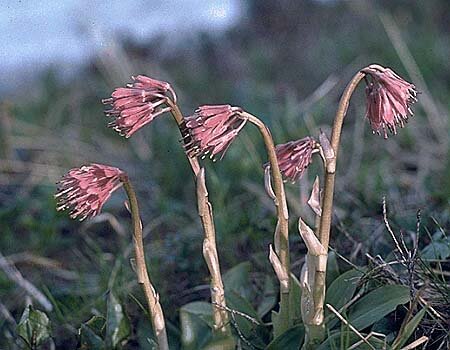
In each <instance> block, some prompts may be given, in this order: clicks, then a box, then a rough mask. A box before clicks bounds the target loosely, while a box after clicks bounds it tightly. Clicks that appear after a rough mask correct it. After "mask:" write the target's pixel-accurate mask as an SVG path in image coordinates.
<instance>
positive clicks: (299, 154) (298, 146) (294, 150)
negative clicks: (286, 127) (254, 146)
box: [265, 136, 318, 182]
mask: <svg viewBox="0 0 450 350" xmlns="http://www.w3.org/2000/svg"><path fill="white" fill-rule="evenodd" d="M316 151H318V148H317V141H316V140H314V139H313V138H312V137H309V136H307V137H305V138H303V139H300V140H296V141H290V142H287V143H283V144H281V145H277V146H276V148H275V152H276V154H277V160H278V165H279V167H280V171H281V174H282V175H283V176H284V177H285V178H286V179H289V180H291V181H292V182H295V181H297V180H298V179H299V178H301V177H302V176H303V174H304V172H305V170H306V168H307V167H308V165H309V164H310V163H311V161H312V155H313V153H315V152H316ZM268 165H269V164H268V163H266V164H265V166H268Z"/></svg>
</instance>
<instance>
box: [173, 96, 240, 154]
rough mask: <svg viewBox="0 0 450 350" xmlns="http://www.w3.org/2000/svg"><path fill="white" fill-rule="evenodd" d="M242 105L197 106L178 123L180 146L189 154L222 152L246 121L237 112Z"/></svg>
mask: <svg viewBox="0 0 450 350" xmlns="http://www.w3.org/2000/svg"><path fill="white" fill-rule="evenodd" d="M240 112H242V109H241V108H240V107H232V106H230V105H208V106H201V107H199V108H198V109H197V110H196V111H195V113H194V114H193V115H191V116H188V117H185V118H184V124H183V127H182V133H183V141H184V148H185V150H186V153H187V155H188V156H189V157H195V156H204V157H205V156H206V155H208V154H209V155H210V158H213V157H214V156H215V155H217V154H219V153H222V155H221V157H220V158H221V159H222V158H223V156H224V154H225V152H226V151H227V149H228V148H229V147H230V145H231V142H233V140H234V139H235V137H236V136H237V135H238V133H239V131H240V130H241V129H242V128H243V127H244V125H245V123H246V122H247V119H246V118H243V117H241V116H240Z"/></svg>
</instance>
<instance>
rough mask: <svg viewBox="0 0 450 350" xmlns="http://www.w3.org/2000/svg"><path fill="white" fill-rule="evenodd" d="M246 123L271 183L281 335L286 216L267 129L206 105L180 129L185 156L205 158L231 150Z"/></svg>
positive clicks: (235, 111) (234, 110) (241, 114)
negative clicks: (257, 136)
mask: <svg viewBox="0 0 450 350" xmlns="http://www.w3.org/2000/svg"><path fill="white" fill-rule="evenodd" d="M247 121H248V122H250V123H252V124H254V125H256V126H257V127H258V129H259V131H260V133H261V136H262V138H263V140H264V144H265V146H266V151H267V154H268V158H269V163H270V170H271V173H272V178H273V183H274V197H273V198H274V203H275V206H276V208H277V217H278V222H277V226H276V230H275V235H274V246H275V253H276V254H272V255H271V261H272V263H273V265H274V269H275V271H276V272H277V277H278V278H279V282H280V318H279V320H280V322H279V324H280V327H279V328H278V329H279V331H280V333H282V332H283V331H285V330H287V329H288V328H289V326H290V317H289V312H290V307H289V289H290V286H289V284H290V281H289V276H290V262H289V237H288V219H289V215H288V210H287V204H286V195H285V192H284V186H283V180H282V175H281V172H280V169H279V166H278V161H277V156H276V151H275V145H274V142H273V139H272V135H271V133H270V130H269V129H268V128H267V126H266V125H265V124H264V123H263V122H262V121H261V120H259V119H258V118H257V117H255V116H254V115H252V114H250V113H248V112H246V111H244V110H242V109H241V108H240V107H232V106H230V105H209V106H202V107H199V108H198V109H197V110H196V113H195V114H194V115H193V116H190V117H187V118H185V122H184V124H183V126H184V128H183V129H182V133H183V140H184V143H185V149H186V153H187V154H188V155H202V156H206V155H207V154H209V155H210V157H211V158H214V156H215V155H217V154H219V153H222V157H223V154H224V152H225V151H226V150H227V149H228V148H229V147H230V145H231V143H232V141H233V140H234V139H235V138H236V136H237V135H238V133H239V131H240V130H242V128H243V127H244V125H245V123H246V122H247ZM222 157H221V158H222Z"/></svg>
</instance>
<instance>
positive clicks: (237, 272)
mask: <svg viewBox="0 0 450 350" xmlns="http://www.w3.org/2000/svg"><path fill="white" fill-rule="evenodd" d="M251 267H252V264H251V263H250V262H249V261H244V262H242V263H240V264H238V265H236V266H234V267H232V268H231V269H229V270H228V271H227V272H226V273H225V274H224V275H223V284H224V287H225V291H226V292H227V291H234V292H235V293H237V294H239V295H240V296H242V297H244V298H247V299H249V298H250V294H249V292H250V290H251V287H250V270H251Z"/></svg>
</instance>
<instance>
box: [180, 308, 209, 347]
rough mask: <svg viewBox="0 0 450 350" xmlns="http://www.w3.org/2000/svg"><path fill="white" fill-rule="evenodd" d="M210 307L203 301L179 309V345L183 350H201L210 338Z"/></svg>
mask: <svg viewBox="0 0 450 350" xmlns="http://www.w3.org/2000/svg"><path fill="white" fill-rule="evenodd" d="M212 327H213V316H212V305H211V304H209V303H206V302H203V301H195V302H192V303H189V304H186V305H184V306H182V307H181V309H180V328H181V344H182V347H183V349H184V350H197V349H202V348H203V346H204V345H206V344H207V343H208V341H209V340H210V339H211V338H212Z"/></svg>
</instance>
